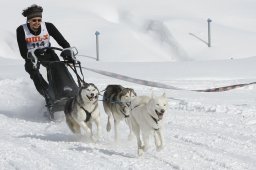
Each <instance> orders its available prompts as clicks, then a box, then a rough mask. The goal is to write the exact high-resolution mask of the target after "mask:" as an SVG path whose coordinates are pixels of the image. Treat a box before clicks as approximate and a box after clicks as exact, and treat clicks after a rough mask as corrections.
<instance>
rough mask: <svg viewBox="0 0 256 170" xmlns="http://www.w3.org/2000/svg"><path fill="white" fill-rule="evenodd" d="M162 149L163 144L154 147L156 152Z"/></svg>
mask: <svg viewBox="0 0 256 170" xmlns="http://www.w3.org/2000/svg"><path fill="white" fill-rule="evenodd" d="M163 149H164V146H163V145H159V146H157V147H156V151H157V152H159V151H161V150H163Z"/></svg>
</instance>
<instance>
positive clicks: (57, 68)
mask: <svg viewBox="0 0 256 170" xmlns="http://www.w3.org/2000/svg"><path fill="white" fill-rule="evenodd" d="M48 49H51V50H58V51H63V49H60V48H57V47H47V48H43V49H42V50H48ZM65 50H70V51H71V52H72V55H73V56H72V59H73V62H72V63H70V62H69V61H67V60H63V61H43V62H47V63H48V64H49V66H48V68H47V78H48V82H49V88H48V91H47V94H49V96H48V97H49V98H50V100H51V101H52V102H51V103H52V105H46V107H47V110H48V112H49V118H50V120H54V113H55V112H58V111H64V108H65V104H66V102H67V101H68V100H69V99H70V98H73V97H74V96H75V95H76V94H77V92H78V89H79V87H80V86H81V85H82V83H84V79H83V78H81V76H80V75H82V76H83V73H82V69H81V64H80V61H78V60H77V59H76V55H77V54H78V51H77V49H76V48H75V47H71V48H68V49H65ZM34 51H35V50H34V49H33V50H31V51H29V53H30V54H31V55H28V58H29V59H31V61H32V63H33V66H34V67H35V68H36V67H37V66H38V64H40V61H38V59H37V57H36V55H35V54H34ZM59 58H62V57H59ZM77 67H80V74H78V72H77V69H76V68H77ZM68 68H70V69H71V70H72V71H73V72H74V74H75V75H76V76H77V81H75V80H74V78H73V76H72V75H71V73H70V72H69V69H68ZM45 94H46V92H45Z"/></svg>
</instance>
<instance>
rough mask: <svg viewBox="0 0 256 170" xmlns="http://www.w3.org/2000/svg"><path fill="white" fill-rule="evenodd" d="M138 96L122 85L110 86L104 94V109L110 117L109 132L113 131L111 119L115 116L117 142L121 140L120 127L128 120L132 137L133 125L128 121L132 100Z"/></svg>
mask: <svg viewBox="0 0 256 170" xmlns="http://www.w3.org/2000/svg"><path fill="white" fill-rule="evenodd" d="M135 96H136V93H135V91H134V90H133V89H132V88H125V87H123V86H121V85H108V86H107V87H106V89H105V92H104V94H103V107H104V110H105V112H106V113H107V115H108V122H107V127H106V129H107V131H108V132H109V131H110V130H111V123H110V119H111V117H112V116H113V118H114V126H115V140H116V141H117V140H118V138H119V135H118V125H119V123H120V121H122V120H124V119H125V120H126V123H127V124H128V126H129V128H130V135H129V137H130V138H131V136H132V130H131V124H130V121H128V119H129V116H130V106H131V100H133V99H134V98H135Z"/></svg>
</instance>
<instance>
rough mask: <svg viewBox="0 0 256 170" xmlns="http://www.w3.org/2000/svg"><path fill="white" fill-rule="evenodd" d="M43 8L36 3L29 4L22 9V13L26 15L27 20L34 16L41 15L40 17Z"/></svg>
mask: <svg viewBox="0 0 256 170" xmlns="http://www.w3.org/2000/svg"><path fill="white" fill-rule="evenodd" d="M42 12H43V8H42V7H41V6H38V5H35V4H34V5H31V6H30V7H28V8H26V9H24V10H23V12H22V15H23V16H24V17H27V20H30V19H31V18H34V17H41V18H42Z"/></svg>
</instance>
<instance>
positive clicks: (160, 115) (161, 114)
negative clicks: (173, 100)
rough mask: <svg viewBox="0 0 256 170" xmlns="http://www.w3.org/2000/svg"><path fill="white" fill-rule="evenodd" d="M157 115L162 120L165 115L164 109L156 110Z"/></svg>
mask: <svg viewBox="0 0 256 170" xmlns="http://www.w3.org/2000/svg"><path fill="white" fill-rule="evenodd" d="M155 112H156V114H157V116H158V119H159V120H161V119H162V118H163V116H164V110H161V111H160V112H158V111H157V110H155Z"/></svg>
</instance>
